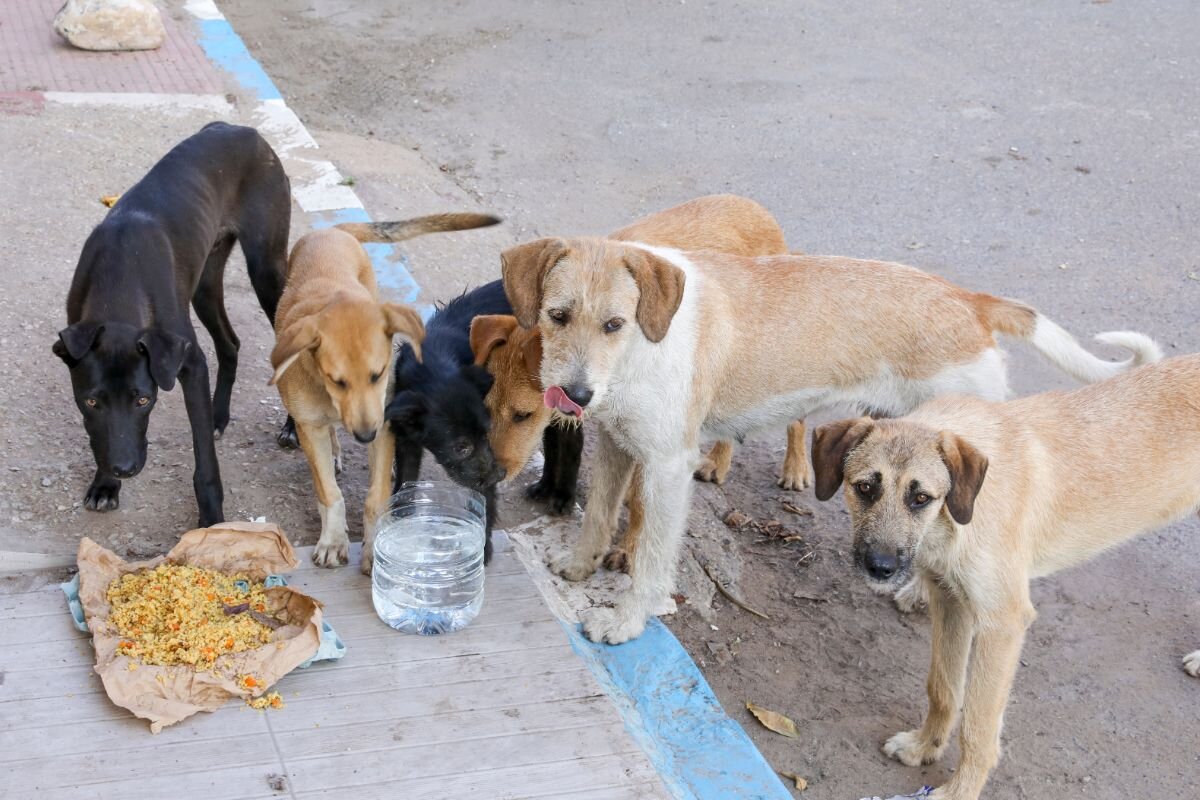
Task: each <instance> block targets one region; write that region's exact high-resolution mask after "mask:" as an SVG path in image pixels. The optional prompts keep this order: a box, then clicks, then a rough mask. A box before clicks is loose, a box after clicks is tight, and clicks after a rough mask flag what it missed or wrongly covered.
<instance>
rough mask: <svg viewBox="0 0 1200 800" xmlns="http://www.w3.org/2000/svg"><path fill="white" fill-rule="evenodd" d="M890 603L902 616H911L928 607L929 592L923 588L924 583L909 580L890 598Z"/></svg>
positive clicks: (917, 580) (914, 579)
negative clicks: (894, 605)
mask: <svg viewBox="0 0 1200 800" xmlns="http://www.w3.org/2000/svg"><path fill="white" fill-rule="evenodd" d="M892 602H894V603H895V604H896V608H898V609H900V611H901V612H902V613H904V614H912V613H914V612H916V611H919V610H920V609H922V608H924V607H925V606H927V605H929V592H928V590H927V589H926V588H925V581H923V580H921V579H920V578H912V579H910V580H909V581H908V583H906V584H904V585H903V586H901V587H900V589H899V591H897V592H896V594H895V595H893V596H892Z"/></svg>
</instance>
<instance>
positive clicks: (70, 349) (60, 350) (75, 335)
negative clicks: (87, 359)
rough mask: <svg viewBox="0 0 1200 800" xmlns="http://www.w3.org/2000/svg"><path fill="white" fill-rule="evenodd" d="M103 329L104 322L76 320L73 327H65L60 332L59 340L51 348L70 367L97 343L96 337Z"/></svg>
mask: <svg viewBox="0 0 1200 800" xmlns="http://www.w3.org/2000/svg"><path fill="white" fill-rule="evenodd" d="M102 330H104V323H102V322H76V323H75V324H74V325H72V326H71V327H69V328H63V329H62V330H61V331H59V332H58V341H56V342H55V343H54V345H53V346H52V347H51V348H50V349H51V350H53V351H54V355H56V356H58V357H59V358H61V359H62V360H63V362H64V363H66V365H67V366H68V367H74V366H75V365H76V364H78V363H79V360H80V359H81V358H83V357H84V356H85V355H87V352H88V351H89V350H91V349H92V345H94V344H95V343H96V337H97V336H99V335H100V331H102Z"/></svg>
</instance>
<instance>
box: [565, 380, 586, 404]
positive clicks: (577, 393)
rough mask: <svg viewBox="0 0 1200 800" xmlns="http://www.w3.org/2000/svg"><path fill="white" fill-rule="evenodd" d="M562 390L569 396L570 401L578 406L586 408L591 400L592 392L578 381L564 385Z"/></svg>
mask: <svg viewBox="0 0 1200 800" xmlns="http://www.w3.org/2000/svg"><path fill="white" fill-rule="evenodd" d="M563 392H564V393H565V394H566V395H567V397H568V398H570V400H571V402H572V403H575V404H576V405H577V406H579V407H580V408H586V407H587V404H588V403H590V402H591V401H592V395H593V394H594V392H592V390H591V389H589V388H588V387H587V386H584V385H583V384H579V383H572V384H571V385H570V386H564V387H563Z"/></svg>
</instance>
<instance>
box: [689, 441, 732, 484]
mask: <svg viewBox="0 0 1200 800" xmlns="http://www.w3.org/2000/svg"><path fill="white" fill-rule="evenodd" d="M731 466H733V442H730V441H727V440H725V439H718V440H717V441H715V442H713V446H712V448H711V449H710V450H709V451H708V455H706V456H705V457H704V458H703V459H702V460H701V461H700V466H699V467H697V469H696V471H695V472H694V473H693V477H694V478H695V479H696V480H698V481H704V482H705V483H715V484H717V485H718V486H719V485H721V484H722V483H724V482H725V479H726V478H727V477H729V468H730V467H731Z"/></svg>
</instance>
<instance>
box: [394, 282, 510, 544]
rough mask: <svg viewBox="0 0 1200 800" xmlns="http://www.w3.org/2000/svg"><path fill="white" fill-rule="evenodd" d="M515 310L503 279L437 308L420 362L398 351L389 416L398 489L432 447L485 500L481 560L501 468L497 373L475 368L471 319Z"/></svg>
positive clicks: (441, 461)
mask: <svg viewBox="0 0 1200 800" xmlns="http://www.w3.org/2000/svg"><path fill="white" fill-rule="evenodd" d="M511 313H512V307H511V306H510V305H509V303H508V298H507V297H505V296H504V286H503V284H502V283H501V282H500V281H493V282H492V283H489V284H485V285H484V286H480V287H479V288H477V289H473V290H472V291H470V292H466V293H465V294H463V295H461V296H460V297H457V298H455V299H454V300H451V301H450V302H449V303H447V304H446V305H445V306H443V307H441V308H439V309H438V311H437V313H435V314H434V315H433V317H432V318H430V320H429V322H428V323H426V325H425V340H424V342H422V344H421V357H422V360H421V361H417V359H416V357H415V356H414V354H413V351H412V348H411V347H409V346H408V345H407V344H405V345H402V346H401V348H400V355H399V357H398V358H397V359H396V382H395V392H396V393H395V396H394V397H393V399H392V402H391V403H389V404H388V407H387V412H386V415H387V418H388V419H389V420H390V421H391V425H392V431H393V433H395V435H396V477H395V484H396V488H399V487H400V485H401V484H403V483H405V482H407V481H415V480H417V477H418V475H419V473H420V471H421V456H422V455H423V453H424V451H425V450H428V451H429V452H430V453H432V454H433V457H434V458H435V459H437V462H438V463H439V464H441V465H442V467H443V469H445V470H446V473H447V474H448V475H449V476H450V478H451V479H452V480H453V481H455V482H456V483H458V484H461V485H463V486H466V487H468V488H471V489H474V490H476V491H478V492H480V493H481V494H483V496H484V498H485V499H486V500H487V539H486V544H485V546H484V563H487V562H488V561H490V560H491V557H492V525H493V524H494V523H495V521H496V484H497V483H498V482H499V481H500V479H501V478H502V477H504V470H503V469H502V468H501V467H500V465H499V464H498V463H497V462H496V457H495V455H493V453H492V448H491V445H489V444H488V438H487V437H488V429H489V428H490V427H491V420H490V418H489V415H488V410H487V407H486V406H485V405H484V404H483V398H484V397H485V396H486V395H487V393H488V390H489V389H491V388H492V376H491V374H490V373H489V372H488V371H487V370H486V369H484V368H483V367H477V366H475V364H474V363H473V362H474V355H473V354H472V353H471V320H472V319H474V318H475V317H477V316H479V315H480V314H511Z"/></svg>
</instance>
